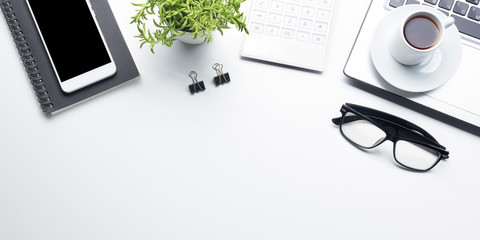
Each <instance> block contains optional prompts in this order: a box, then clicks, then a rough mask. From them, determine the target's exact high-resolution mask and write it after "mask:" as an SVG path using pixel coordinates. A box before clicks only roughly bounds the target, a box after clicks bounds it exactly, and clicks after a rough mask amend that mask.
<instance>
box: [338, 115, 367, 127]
mask: <svg viewBox="0 0 480 240" xmlns="http://www.w3.org/2000/svg"><path fill="white" fill-rule="evenodd" d="M359 119H363V118H362V117H360V116H345V117H344V118H343V122H344V123H350V122H353V121H357V120H359ZM332 122H333V124H335V125H340V124H341V123H342V117H338V118H333V119H332Z"/></svg>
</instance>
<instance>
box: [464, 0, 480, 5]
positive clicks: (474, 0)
mask: <svg viewBox="0 0 480 240" xmlns="http://www.w3.org/2000/svg"><path fill="white" fill-rule="evenodd" d="M467 2H469V3H473V4H475V5H478V3H479V2H480V0H467Z"/></svg>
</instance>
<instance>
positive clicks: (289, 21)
mask: <svg viewBox="0 0 480 240" xmlns="http://www.w3.org/2000/svg"><path fill="white" fill-rule="evenodd" d="M283 24H284V25H285V26H289V27H295V26H296V25H297V18H296V17H293V16H285V19H283Z"/></svg>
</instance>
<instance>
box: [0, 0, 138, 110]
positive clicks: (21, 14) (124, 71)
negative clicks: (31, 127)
mask: <svg viewBox="0 0 480 240" xmlns="http://www.w3.org/2000/svg"><path fill="white" fill-rule="evenodd" d="M90 2H91V5H92V7H93V10H94V11H95V14H96V18H97V21H98V24H99V25H100V28H101V29H102V33H103V35H104V37H105V41H106V42H107V44H108V47H109V49H110V52H111V54H112V57H113V59H114V62H115V64H116V67H117V73H116V74H115V75H113V76H111V77H109V78H107V79H105V80H102V81H99V82H97V83H95V84H93V85H90V86H87V87H85V88H82V89H80V90H78V91H75V92H73V93H68V94H67V93H64V92H63V91H62V89H61V88H60V85H59V83H58V80H57V78H56V76H55V72H54V70H53V68H52V65H51V63H50V61H49V59H48V55H47V52H46V51H45V48H44V47H43V44H42V40H41V38H40V36H39V34H38V31H37V29H36V27H35V23H34V21H33V18H32V16H31V14H30V11H29V10H28V6H27V3H26V1H25V0H0V7H1V9H2V12H3V14H4V16H5V18H6V20H7V23H8V25H9V28H10V31H11V33H12V37H13V39H14V41H15V44H16V46H17V49H18V51H19V54H20V57H21V59H22V61H23V63H24V65H25V69H26V72H27V74H28V77H29V79H30V81H31V83H32V86H33V88H34V91H35V93H36V95H37V97H38V100H39V102H40V106H41V108H42V110H43V111H44V112H45V113H47V114H48V115H53V114H55V113H57V112H59V111H61V110H64V109H66V108H68V107H71V106H73V105H75V104H77V103H80V102H82V101H84V100H87V99H89V98H92V97H94V96H96V95H98V94H100V93H103V92H105V91H107V90H109V89H112V88H114V87H117V86H119V85H121V84H123V83H126V82H128V81H130V80H133V79H137V77H139V72H138V69H137V67H136V66H135V62H134V61H133V58H132V56H131V54H130V51H129V50H128V47H127V45H126V43H125V40H124V39H123V36H122V33H121V32H120V29H119V28H118V25H117V22H116V20H115V18H114V16H113V13H112V10H111V9H110V6H109V4H108V1H107V0H91V1H90ZM62 21H64V20H62V19H59V22H62ZM72 47H75V46H72ZM72 57H74V56H72ZM19 78H20V76H19Z"/></svg>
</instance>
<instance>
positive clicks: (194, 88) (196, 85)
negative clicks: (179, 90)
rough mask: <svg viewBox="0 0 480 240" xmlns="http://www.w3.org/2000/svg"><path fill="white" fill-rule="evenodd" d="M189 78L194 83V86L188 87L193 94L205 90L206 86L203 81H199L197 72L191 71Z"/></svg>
mask: <svg viewBox="0 0 480 240" xmlns="http://www.w3.org/2000/svg"><path fill="white" fill-rule="evenodd" d="M188 76H189V77H190V78H191V79H192V82H193V83H192V84H190V85H188V88H189V89H190V93H191V94H194V93H198V92H200V91H203V90H205V84H204V83H203V81H198V79H197V76H198V74H197V72H195V71H190V73H189V74H188Z"/></svg>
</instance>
